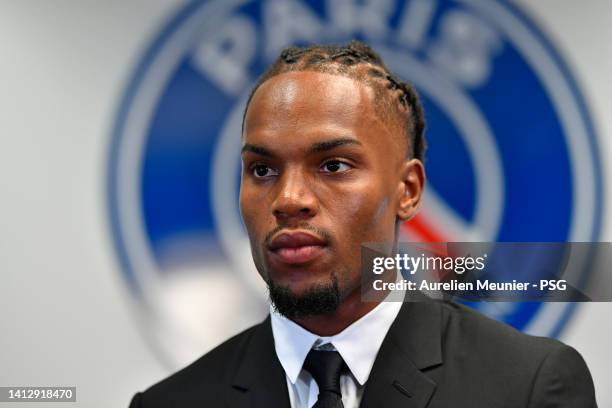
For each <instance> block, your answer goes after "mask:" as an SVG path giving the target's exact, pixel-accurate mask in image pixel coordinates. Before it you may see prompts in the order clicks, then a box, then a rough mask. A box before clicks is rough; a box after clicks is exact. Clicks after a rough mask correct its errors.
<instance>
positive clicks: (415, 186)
mask: <svg viewBox="0 0 612 408" xmlns="http://www.w3.org/2000/svg"><path fill="white" fill-rule="evenodd" d="M400 183H401V184H400V186H399V200H398V208H397V216H398V218H399V219H400V220H402V221H408V220H409V219H411V218H412V217H414V216H415V215H416V213H417V211H418V208H419V204H420V202H421V198H422V196H423V187H424V186H425V168H424V167H423V163H422V162H421V161H420V160H418V159H410V160H406V161H405V162H404V163H403V165H402V177H401V180H400Z"/></svg>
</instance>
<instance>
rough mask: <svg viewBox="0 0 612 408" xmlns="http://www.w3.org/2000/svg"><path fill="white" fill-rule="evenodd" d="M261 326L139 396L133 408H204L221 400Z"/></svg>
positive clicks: (209, 353) (244, 332) (218, 348)
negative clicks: (252, 338) (210, 402)
mask: <svg viewBox="0 0 612 408" xmlns="http://www.w3.org/2000/svg"><path fill="white" fill-rule="evenodd" d="M260 326H261V324H258V325H255V326H253V327H250V328H249V329H247V330H245V331H243V332H241V333H239V334H237V335H235V336H233V337H232V338H230V339H228V340H226V341H225V342H223V343H221V344H220V345H218V346H217V347H215V348H214V349H213V350H211V351H209V352H208V353H206V354H205V355H203V356H202V357H200V358H199V359H197V360H196V361H194V362H193V363H191V364H189V365H188V366H186V367H184V368H183V369H181V370H179V371H177V372H175V373H174V374H172V375H170V376H169V377H167V378H165V379H163V380H161V381H159V382H158V383H156V384H154V385H152V386H150V387H149V388H148V389H146V390H145V391H144V392H141V393H138V394H137V395H136V396H135V397H134V400H133V401H132V405H130V407H131V408H132V407H134V408H156V407H168V406H177V405H180V406H185V407H188V406H191V405H189V404H194V406H201V404H202V403H206V402H209V401H216V400H221V399H222V397H221V396H220V395H219V396H217V393H219V392H220V391H219V390H221V389H224V388H225V387H223V386H224V385H227V384H228V383H230V382H231V380H232V378H231V376H232V375H233V373H234V372H235V368H236V367H237V365H238V364H239V363H240V361H241V359H242V354H243V353H245V352H246V349H247V345H248V343H249V339H250V338H251V337H252V335H253V333H254V331H255V330H256V329H257V328H258V327H260ZM209 406H210V405H209Z"/></svg>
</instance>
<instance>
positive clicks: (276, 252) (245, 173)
mask: <svg viewBox="0 0 612 408" xmlns="http://www.w3.org/2000/svg"><path fill="white" fill-rule="evenodd" d="M375 103H376V101H375V100H374V92H373V90H372V89H371V88H370V87H369V86H368V85H365V84H362V83H360V82H358V81H356V80H353V79H351V78H347V77H343V76H338V75H333V74H327V73H319V72H289V73H284V74H280V75H277V76H275V77H272V78H271V79H269V80H267V81H266V82H265V83H263V84H262V85H261V86H260V88H259V89H258V90H257V91H256V93H255V95H254V96H253V99H252V100H251V103H250V105H249V108H248V112H247V114H246V118H245V126H244V135H243V137H244V140H243V152H242V162H243V169H242V180H241V185H240V209H241V213H242V217H243V219H244V223H245V225H246V228H247V231H248V235H249V239H250V243H251V250H252V254H253V259H254V261H255V265H256V266H257V269H258V271H259V273H260V274H261V275H262V277H263V278H264V279H265V280H266V281H267V282H270V281H271V282H272V283H273V284H274V285H276V286H279V287H284V288H287V289H288V290H289V292H290V293H291V294H292V295H294V296H297V297H299V296H300V295H302V294H304V293H307V292H308V291H312V290H313V288H317V287H325V286H329V285H331V283H332V282H333V281H334V280H336V281H337V283H338V285H339V289H340V293H341V296H343V297H346V296H348V295H349V294H350V293H351V292H353V291H354V290H356V289H358V288H359V286H360V281H361V277H360V253H361V252H360V251H361V244H362V243H364V242H392V241H393V240H394V238H395V237H394V235H395V224H396V220H397V217H398V216H399V217H400V218H403V219H407V218H409V217H410V216H412V214H413V212H414V211H415V210H416V205H417V203H418V199H419V197H420V194H421V188H420V186H418V188H417V189H416V190H415V189H414V186H410V183H406V180H407V177H408V173H409V171H408V170H407V168H408V167H410V166H407V163H408V161H407V160H406V158H405V152H406V151H407V141H406V140H405V136H404V134H403V133H402V130H401V128H400V127H399V126H393V125H392V124H391V123H383V122H382V121H381V120H380V118H379V115H377V114H376V111H375V105H374V104H375ZM413 162H414V161H413ZM419 166H420V164H419ZM417 170H418V169H417ZM419 171H421V180H420V181H419V180H417V182H420V183H421V184H420V185H421V186H422V167H420V170H419ZM417 176H418V175H417ZM410 177H412V176H410ZM412 178H413V179H414V177H412ZM417 178H418V177H417ZM413 181H414V180H413ZM407 201H408V202H409V203H410V205H409V206H408V207H410V208H408V209H407V208H406V202H407ZM412 207H414V208H412Z"/></svg>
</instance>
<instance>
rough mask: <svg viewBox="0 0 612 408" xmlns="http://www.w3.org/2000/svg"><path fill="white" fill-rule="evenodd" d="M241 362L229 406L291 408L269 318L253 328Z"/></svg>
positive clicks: (233, 384)
mask: <svg viewBox="0 0 612 408" xmlns="http://www.w3.org/2000/svg"><path fill="white" fill-rule="evenodd" d="M240 360H241V361H240V362H239V364H238V368H237V369H236V373H235V375H234V379H233V381H232V391H231V393H230V404H229V406H231V407H269V408H289V407H290V403H289V392H288V390H287V380H286V377H285V371H284V370H283V367H282V366H281V364H280V361H278V357H277V356H276V351H275V350H274V338H273V336H272V327H271V325H270V316H268V318H267V319H266V320H265V321H264V322H263V323H261V324H260V325H259V326H257V327H256V328H255V329H254V331H253V334H252V336H251V338H250V339H249V342H248V344H247V345H246V347H245V348H244V350H243V355H242V356H241V359H240Z"/></svg>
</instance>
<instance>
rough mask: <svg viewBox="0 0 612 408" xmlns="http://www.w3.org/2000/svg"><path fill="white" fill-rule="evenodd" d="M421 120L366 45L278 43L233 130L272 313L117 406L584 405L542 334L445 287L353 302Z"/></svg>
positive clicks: (421, 176)
mask: <svg viewBox="0 0 612 408" xmlns="http://www.w3.org/2000/svg"><path fill="white" fill-rule="evenodd" d="M424 126H425V122H424V116H423V111H422V108H421V105H420V102H419V98H418V96H417V94H416V93H415V91H414V89H413V88H412V87H411V86H410V85H408V84H406V83H404V82H402V81H401V80H399V79H398V78H396V77H395V76H394V75H393V74H392V73H391V72H390V71H389V70H388V69H387V67H386V66H385V65H384V63H383V62H382V60H381V59H380V57H379V56H378V55H377V54H376V53H375V52H374V51H373V50H372V49H370V48H369V47H368V46H366V45H365V44H362V43H359V42H352V43H350V44H348V45H346V46H339V47H337V46H311V47H307V48H294V47H292V48H288V49H286V50H284V51H283V52H282V53H281V55H280V57H279V58H278V60H277V61H276V62H275V63H274V64H273V65H272V67H271V68H270V69H269V70H268V71H267V72H266V73H265V74H264V75H263V76H262V78H261V79H260V81H259V82H258V84H257V85H256V86H255V89H254V90H253V93H252V94H251V98H250V99H249V102H248V103H247V108H246V110H245V115H244V121H243V135H242V138H243V148H242V161H243V171H242V179H241V186H240V209H241V213H242V216H243V219H244V223H245V225H246V228H247V231H248V235H249V239H250V243H251V250H252V255H253V259H254V261H255V265H256V266H257V270H258V271H259V273H260V274H261V276H262V278H263V279H264V280H265V281H266V283H267V284H268V288H269V293H270V300H271V304H272V308H271V313H270V316H269V317H268V318H267V319H266V320H265V321H264V322H262V323H261V324H258V325H256V326H254V327H252V328H250V329H248V330H246V331H244V332H242V333H240V334H238V335H237V336H235V337H233V338H231V339H230V340H228V341H226V342H225V343H223V344H221V345H220V346H218V347H217V348H215V349H214V350H212V351H211V352H209V353H208V354H206V355H205V356H203V357H202V358H200V359H199V360H197V361H196V362H194V363H192V364H191V365H190V366H188V367H186V368H184V369H183V370H181V371H179V372H178V373H176V374H174V375H172V376H170V377H169V378H167V379H165V380H163V381H161V382H160V383H158V384H156V385H154V386H152V387H151V388H149V389H148V390H146V391H145V392H143V393H138V394H136V395H135V397H134V398H133V400H132V403H131V405H130V406H131V407H132V408H138V407H141V408H157V407H300V408H302V407H312V406H315V407H317V408H323V407H336V408H337V407H346V408H349V407H357V406H359V407H430V408H434V407H438V408H442V407H444V408H447V407H451V406H452V407H544V406H545V407H574V408H576V407H595V406H596V403H595V397H594V390H593V384H592V380H591V377H590V374H589V371H588V369H587V367H586V365H585V363H584V361H583V360H582V358H581V357H580V355H579V354H578V353H577V352H576V351H575V350H573V349H572V348H570V347H568V346H565V345H563V344H562V343H560V342H558V341H556V340H551V339H546V338H539V337H531V336H527V335H525V334H522V333H519V332H517V331H516V330H514V329H512V328H510V327H509V326H506V325H504V324H502V323H498V322H495V321H493V320H490V319H488V318H486V317H484V316H482V315H480V314H478V313H477V312H475V311H472V310H471V309H469V308H466V307H463V306H460V305H457V304H455V303H452V302H442V301H423V302H406V303H397V302H364V301H362V299H361V273H360V267H361V265H360V250H361V244H362V243H365V242H387V243H394V242H397V238H398V227H399V225H400V224H401V223H402V222H404V221H406V220H409V219H410V218H411V217H413V216H414V215H415V213H416V211H417V208H418V206H419V203H420V200H421V197H422V191H423V186H424V182H425V173H424V167H423V154H424V148H425V142H424V136H423V130H424ZM219 170H220V169H219Z"/></svg>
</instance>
